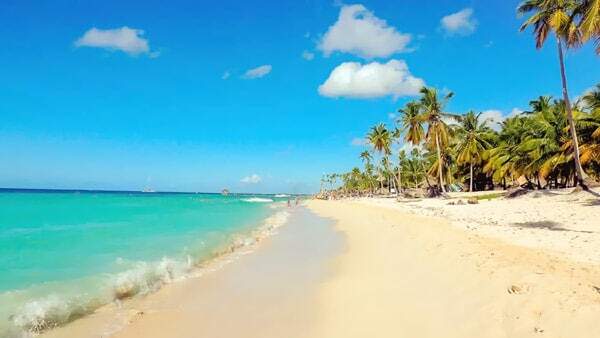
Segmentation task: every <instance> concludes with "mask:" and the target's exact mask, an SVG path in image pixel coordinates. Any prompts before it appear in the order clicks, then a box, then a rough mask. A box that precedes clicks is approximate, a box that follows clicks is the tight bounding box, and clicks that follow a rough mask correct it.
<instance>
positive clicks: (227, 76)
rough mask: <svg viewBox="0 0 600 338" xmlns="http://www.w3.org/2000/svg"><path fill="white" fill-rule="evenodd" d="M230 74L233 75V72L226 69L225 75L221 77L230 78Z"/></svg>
mask: <svg viewBox="0 0 600 338" xmlns="http://www.w3.org/2000/svg"><path fill="white" fill-rule="evenodd" d="M230 76H231V72H230V71H228V70H226V71H225V72H224V73H223V76H221V79H223V80H227V79H229V77H230Z"/></svg>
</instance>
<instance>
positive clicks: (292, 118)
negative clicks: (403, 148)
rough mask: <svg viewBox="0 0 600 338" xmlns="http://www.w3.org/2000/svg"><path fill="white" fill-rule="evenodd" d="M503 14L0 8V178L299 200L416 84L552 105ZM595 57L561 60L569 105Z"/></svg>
mask: <svg viewBox="0 0 600 338" xmlns="http://www.w3.org/2000/svg"><path fill="white" fill-rule="evenodd" d="M359 4H360V5H361V6H358V5H359ZM517 4H518V1H512V0H511V1H508V0H493V1H490V0H471V1H456V0H452V1H449V0H448V1H443V0H440V1H428V2H426V1H422V0H421V1H416V0H415V1H413V0H408V1H402V2H398V1H363V2H359V3H343V4H342V3H340V2H329V1H327V2H321V1H252V2H240V1H230V0H222V1H219V2H218V4H216V3H214V2H209V1H206V2H204V1H191V0H189V1H182V0H172V1H169V2H168V3H166V2H164V1H152V0H150V1H149V0H146V1H143V2H142V1H112V0H105V1H67V0H54V1H33V0H3V1H2V4H0V22H1V23H2V24H1V25H0V40H1V41H2V48H1V49H0V118H1V119H0V186H2V187H27V188H87V189H133V190H139V189H142V188H144V187H146V186H150V187H152V188H155V189H158V190H177V191H219V190H220V189H222V188H224V187H228V188H230V189H231V190H233V191H244V192H251V191H252V192H312V191H315V190H317V189H318V186H319V178H320V176H321V175H322V174H323V173H324V172H333V171H343V170H347V169H349V168H351V167H352V166H355V165H358V164H359V163H360V162H359V160H358V157H357V154H358V153H359V152H360V151H361V150H362V149H361V146H360V145H359V146H357V145H353V144H352V143H353V140H354V139H360V138H361V137H362V136H364V134H365V132H366V131H367V129H368V128H369V127H370V126H371V125H373V124H375V123H377V122H387V123H391V120H390V118H389V113H393V112H395V111H396V110H397V109H398V108H399V107H401V106H402V105H403V104H404V103H405V102H406V101H407V100H409V99H411V98H412V97H411V96H410V95H412V94H414V90H415V88H416V87H417V85H418V84H419V83H425V84H427V85H431V86H436V87H438V88H440V89H442V88H445V89H449V90H452V91H454V92H455V98H454V99H453V100H452V102H451V103H450V105H449V107H448V110H450V111H452V112H464V111H466V110H469V109H475V110H478V111H489V112H488V113H489V114H490V116H495V117H497V118H501V116H502V115H504V116H506V115H508V114H510V113H511V111H513V110H514V109H515V108H516V109H525V108H527V103H528V101H529V100H530V99H531V98H533V97H536V96H538V95H542V94H551V95H559V94H560V78H559V76H558V75H559V74H558V68H557V67H558V65H557V60H556V51H555V44H554V41H553V40H549V41H548V43H547V46H546V47H545V48H544V49H542V50H541V51H536V50H535V48H534V44H533V40H532V37H531V32H526V33H519V32H518V27H519V24H520V21H521V19H519V18H517V17H516V15H515V8H516V6H517ZM344 11H345V12H344ZM344 13H345V15H342V16H340V15H341V14H344ZM444 17H446V19H443V18H444ZM94 28H95V29H94ZM142 31H143V32H142ZM598 61H599V59H598V57H597V56H595V55H594V53H593V51H592V48H591V46H586V47H584V48H582V49H580V50H576V51H571V52H569V54H568V56H567V70H568V77H569V85H570V90H571V96H573V97H575V96H577V95H579V94H580V93H582V92H583V91H585V90H586V89H588V88H590V87H592V86H593V85H594V84H595V83H597V82H600V67H598ZM348 79H351V80H349V81H347V80H348ZM354 143H357V142H354Z"/></svg>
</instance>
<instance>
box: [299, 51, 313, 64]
mask: <svg viewBox="0 0 600 338" xmlns="http://www.w3.org/2000/svg"><path fill="white" fill-rule="evenodd" d="M302 58H303V59H304V60H308V61H310V60H312V59H314V58H315V53H311V52H309V51H307V50H305V51H303V52H302Z"/></svg>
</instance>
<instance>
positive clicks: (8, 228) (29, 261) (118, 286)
mask: <svg viewBox="0 0 600 338" xmlns="http://www.w3.org/2000/svg"><path fill="white" fill-rule="evenodd" d="M279 200H280V202H281V201H283V199H279ZM277 201H278V198H275V197H273V196H260V197H256V196H254V197H253V196H247V195H238V196H221V195H217V194H177V193H173V194H169V193H108V192H39V191H38V192H31V191H0V337H11V336H20V335H21V334H22V332H24V331H39V330H43V329H45V328H47V327H51V326H54V325H59V324H62V323H65V322H68V321H70V320H73V319H75V318H77V317H79V316H83V315H85V314H87V313H90V312H91V311H93V310H94V309H96V308H98V307H99V306H101V305H104V304H107V303H109V302H112V301H114V300H115V299H120V298H126V297H130V296H134V295H136V294H140V293H147V292H151V291H154V290H156V289H158V288H160V286H161V285H164V284H165V283H170V282H172V281H173V280H177V279H178V278H184V277H185V276H186V275H188V274H190V273H192V272H193V271H195V270H197V267H198V266H199V265H201V263H203V262H206V261H207V260H209V259H210V258H212V257H214V256H215V255H216V253H218V252H221V251H223V250H225V249H229V248H231V246H232V245H234V246H235V245H237V246H243V245H247V244H248V241H251V240H250V238H254V237H256V231H259V230H261V229H262V230H265V229H267V228H269V227H273V226H277V225H280V224H276V223H282V222H283V221H284V220H285V207H283V206H282V205H283V204H284V203H275V202H277Z"/></svg>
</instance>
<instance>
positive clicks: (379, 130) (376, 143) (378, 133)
mask: <svg viewBox="0 0 600 338" xmlns="http://www.w3.org/2000/svg"><path fill="white" fill-rule="evenodd" d="M367 140H368V141H369V143H370V144H371V146H372V147H373V149H375V150H376V151H377V152H379V153H380V154H381V155H382V156H383V159H384V160H385V161H382V164H383V165H384V170H385V171H386V172H389V160H388V157H389V156H390V155H391V154H392V135H391V133H390V131H389V130H388V129H387V128H386V127H385V125H384V124H383V123H380V124H378V125H376V126H374V127H372V128H371V131H370V132H369V133H368V134H367ZM382 184H383V183H382Z"/></svg>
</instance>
